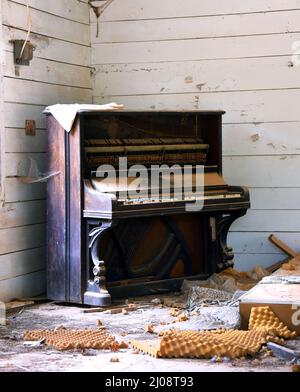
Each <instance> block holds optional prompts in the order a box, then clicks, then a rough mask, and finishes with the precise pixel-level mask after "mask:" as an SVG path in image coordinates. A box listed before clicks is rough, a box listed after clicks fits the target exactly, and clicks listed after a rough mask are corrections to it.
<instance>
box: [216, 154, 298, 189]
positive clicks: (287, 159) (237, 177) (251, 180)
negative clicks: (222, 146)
mask: <svg viewBox="0 0 300 392" xmlns="http://www.w3.org/2000/svg"><path fill="white" fill-rule="evenodd" d="M223 164H224V177H225V179H226V181H227V182H228V183H231V184H233V185H238V184H244V185H247V186H250V187H268V188H273V187H291V188H293V187H300V171H298V170H295V168H297V167H299V164H300V155H282V156H253V157H251V156H250V157H249V156H243V157H224V159H223ZM237 168H238V170H237ZM293 168H294V170H293Z"/></svg>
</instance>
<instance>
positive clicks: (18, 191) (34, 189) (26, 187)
mask: <svg viewBox="0 0 300 392" xmlns="http://www.w3.org/2000/svg"><path fill="white" fill-rule="evenodd" d="M4 189H5V200H6V202H7V203H13V202H18V201H27V200H37V199H44V198H45V197H46V183H36V184H23V183H22V182H21V181H20V179H18V178H5V179H4Z"/></svg>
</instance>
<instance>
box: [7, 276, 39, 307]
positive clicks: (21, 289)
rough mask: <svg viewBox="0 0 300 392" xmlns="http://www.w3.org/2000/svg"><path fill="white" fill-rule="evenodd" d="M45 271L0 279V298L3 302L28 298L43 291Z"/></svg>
mask: <svg viewBox="0 0 300 392" xmlns="http://www.w3.org/2000/svg"><path fill="white" fill-rule="evenodd" d="M45 290H46V272H45V271H44V270H42V271H37V272H33V273H30V274H26V275H22V276H18V277H16V278H13V279H7V280H2V281H0V298H1V301H3V302H9V301H11V300H12V299H18V298H29V297H34V296H37V295H40V294H43V293H45Z"/></svg>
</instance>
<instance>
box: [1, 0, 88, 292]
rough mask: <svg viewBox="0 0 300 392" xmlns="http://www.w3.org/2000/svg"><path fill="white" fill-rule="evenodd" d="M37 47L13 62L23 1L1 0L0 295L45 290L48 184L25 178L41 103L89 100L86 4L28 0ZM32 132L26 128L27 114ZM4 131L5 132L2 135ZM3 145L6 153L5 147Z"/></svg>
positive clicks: (41, 146)
mask: <svg viewBox="0 0 300 392" xmlns="http://www.w3.org/2000/svg"><path fill="white" fill-rule="evenodd" d="M29 5H30V6H31V7H30V14H31V19H32V29H31V34H30V41H31V42H32V43H33V45H34V46H35V51H34V58H33V60H32V61H31V63H30V65H29V66H19V67H15V65H14V63H13V44H12V42H11V40H13V39H24V38H25V36H26V32H27V28H28V20H27V8H26V1H25V0H16V1H14V0H12V1H11V0H3V1H1V7H2V10H3V12H4V18H3V34H4V37H3V42H1V47H2V48H3V50H4V56H3V57H2V59H3V62H4V76H5V78H4V94H3V99H4V126H5V145H4V146H3V149H4V151H3V166H2V169H3V176H4V179H3V185H4V196H5V203H4V204H3V205H2V206H1V209H0V255H2V256H0V300H3V298H5V299H6V300H10V299H12V298H15V297H18V296H19V297H20V296H32V295H36V294H40V293H42V292H44V291H45V272H44V271H42V270H44V268H45V261H46V257H45V245H46V225H45V221H46V201H45V196H46V192H45V191H46V184H45V183H40V184H24V183H22V179H21V178H20V177H22V176H27V175H28V170H29V165H30V159H33V160H35V161H36V163H37V167H38V170H39V171H41V172H45V171H46V170H47V168H46V154H45V152H46V147H47V146H46V131H45V115H44V114H43V110H44V108H45V106H48V105H51V104H56V103H84V102H88V103H90V102H91V101H92V83H91V57H90V55H91V49H90V28H89V9H90V7H89V5H88V4H87V1H86V0H85V1H78V0H61V1H51V2H50V1H46V0H29ZM26 120H34V121H35V122H36V128H37V129H36V135H35V136H26V135H25V121H26ZM3 136H4V134H3ZM4 152H5V153H4Z"/></svg>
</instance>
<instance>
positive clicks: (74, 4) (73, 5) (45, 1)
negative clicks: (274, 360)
mask: <svg viewBox="0 0 300 392" xmlns="http://www.w3.org/2000/svg"><path fill="white" fill-rule="evenodd" d="M13 1H14V2H15V3H19V4H23V5H26V3H27V1H26V0H13ZM85 3H87V1H86V2H85ZM85 3H84V2H81V1H80V0H59V1H56V0H54V1H53V0H52V1H49V0H29V2H28V4H29V6H30V7H31V8H35V9H36V10H40V11H43V12H47V13H50V14H52V15H56V16H60V17H62V18H65V19H70V20H73V21H76V22H80V23H84V24H89V23H90V13H89V8H88V7H87V6H86V5H85Z"/></svg>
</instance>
